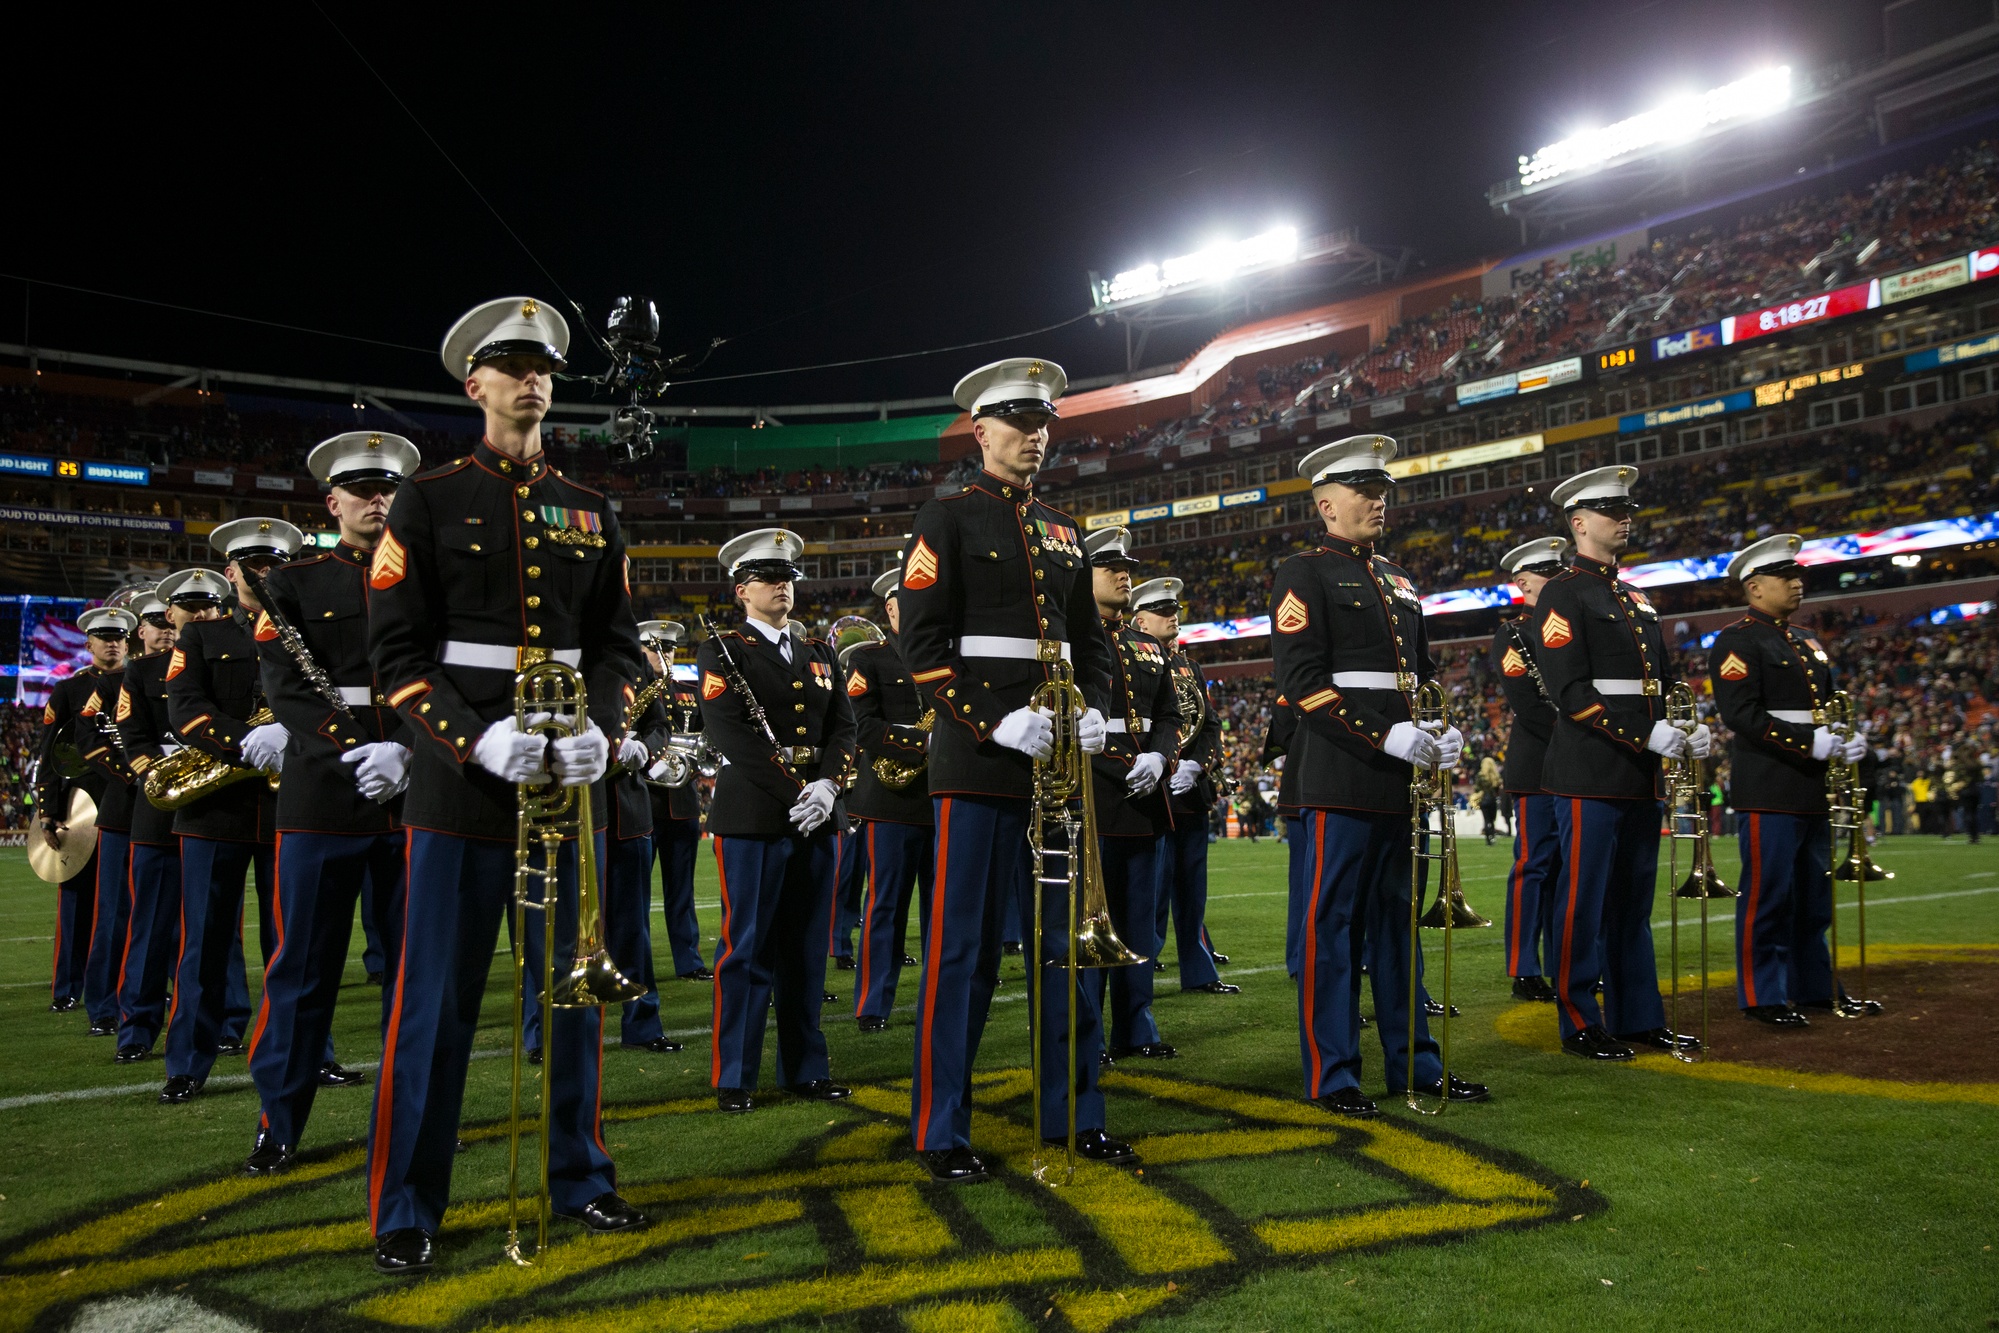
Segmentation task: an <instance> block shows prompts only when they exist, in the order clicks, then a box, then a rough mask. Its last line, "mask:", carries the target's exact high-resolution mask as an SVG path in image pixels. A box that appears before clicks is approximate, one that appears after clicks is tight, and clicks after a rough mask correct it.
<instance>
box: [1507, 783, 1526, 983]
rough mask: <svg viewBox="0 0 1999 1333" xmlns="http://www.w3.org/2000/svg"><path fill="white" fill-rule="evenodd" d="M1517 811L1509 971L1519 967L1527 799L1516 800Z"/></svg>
mask: <svg viewBox="0 0 1999 1333" xmlns="http://www.w3.org/2000/svg"><path fill="white" fill-rule="evenodd" d="M1517 799H1518V800H1519V802H1520V806H1519V809H1518V810H1516V811H1515V812H1514V815H1513V836H1514V840H1515V841H1517V842H1518V843H1519V844H1520V850H1519V852H1517V853H1516V854H1515V855H1514V857H1513V886H1512V887H1513V894H1512V897H1513V910H1512V911H1511V912H1510V913H1508V915H1509V916H1511V917H1512V918H1513V919H1512V920H1511V921H1508V922H1507V923H1506V924H1507V927H1508V929H1507V932H1506V965H1507V967H1508V968H1509V969H1511V968H1514V967H1518V966H1519V965H1520V917H1521V906H1520V891H1521V889H1522V888H1523V887H1524V886H1525V884H1526V880H1527V798H1526V797H1525V796H1522V797H1519V798H1517Z"/></svg>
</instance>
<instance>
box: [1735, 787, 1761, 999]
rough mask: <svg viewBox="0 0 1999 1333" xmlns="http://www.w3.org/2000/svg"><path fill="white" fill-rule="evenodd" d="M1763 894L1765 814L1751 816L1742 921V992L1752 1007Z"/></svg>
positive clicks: (1739, 964)
mask: <svg viewBox="0 0 1999 1333" xmlns="http://www.w3.org/2000/svg"><path fill="white" fill-rule="evenodd" d="M1762 896H1763V816H1762V815H1760V814H1751V815H1750V816H1749V902H1748V903H1747V904H1746V911H1745V916H1744V919H1743V922H1742V943H1741V945H1740V946H1739V947H1740V948H1741V950H1742V961H1741V962H1740V963H1738V964H1737V965H1736V966H1737V967H1738V968H1739V969H1740V970H1741V972H1742V994H1743V998H1744V999H1746V1000H1747V1001H1748V1002H1749V1006H1750V1007H1751V1008H1755V1007H1756V968H1755V966H1754V962H1755V942H1756V903H1757V900H1758V899H1760V898H1761V897H1762Z"/></svg>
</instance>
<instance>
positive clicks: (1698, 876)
mask: <svg viewBox="0 0 1999 1333" xmlns="http://www.w3.org/2000/svg"><path fill="white" fill-rule="evenodd" d="M1666 721H1667V722H1669V723H1671V724H1672V726H1673V727H1674V729H1675V730H1677V731H1679V732H1680V733H1681V734H1682V735H1686V736H1692V735H1693V733H1694V728H1696V727H1698V726H1699V725H1700V719H1699V717H1698V715H1697V711H1696V709H1695V707H1694V691H1693V687H1692V686H1690V685H1688V684H1687V683H1686V682H1685V681H1681V682H1680V683H1679V684H1677V685H1675V686H1673V688H1672V691H1671V692H1670V693H1669V694H1668V695H1667V696H1666ZM1666 802H1667V809H1668V810H1669V812H1670V818H1671V820H1672V823H1671V827H1670V829H1669V836H1668V847H1669V851H1668V853H1667V861H1666V882H1667V883H1668V884H1671V885H1673V886H1674V887H1673V891H1672V909H1673V910H1672V919H1673V925H1672V949H1671V964H1672V970H1673V983H1672V996H1673V998H1672V1006H1673V1007H1672V1009H1671V1011H1670V1014H1669V1017H1668V1019H1667V1023H1668V1025H1669V1026H1670V1027H1671V1028H1672V1030H1673V1031H1674V1032H1678V1031H1680V899H1682V898H1698V899H1699V900H1700V904H1701V1044H1700V1047H1699V1049H1700V1050H1701V1051H1705V1050H1706V1049H1707V1045H1708V1032H1707V1020H1708V995H1707V992H1708V972H1707V925H1708V921H1707V904H1708V899H1710V898H1733V897H1734V896H1735V891H1734V890H1733V889H1731V888H1729V887H1728V886H1727V885H1726V884H1724V883H1722V882H1721V876H1720V875H1718V874H1716V873H1715V869H1714V852H1713V849H1712V848H1711V847H1710V846H1709V844H1708V815H1707V791H1706V788H1705V786H1704V785H1703V784H1702V782H1701V762H1700V760H1698V759H1696V758H1694V756H1693V751H1692V750H1691V749H1687V748H1684V747H1683V748H1682V749H1681V750H1680V753H1679V756H1678V757H1677V758H1675V759H1672V760H1670V761H1668V763H1667V765H1666ZM1683 842H1691V843H1692V844H1693V860H1692V863H1691V864H1690V865H1689V866H1688V868H1687V877H1686V879H1685V880H1684V881H1682V880H1681V879H1680V844H1681V843H1683ZM1673 1058H1674V1059H1675V1060H1681V1061H1685V1062H1686V1063H1687V1064H1692V1063H1694V1061H1695V1060H1697V1059H1699V1058H1700V1057H1699V1056H1698V1055H1697V1054H1696V1053H1695V1052H1693V1051H1683V1050H1681V1049H1680V1047H1679V1046H1678V1044H1677V1043H1676V1044H1675V1045H1674V1047H1673Z"/></svg>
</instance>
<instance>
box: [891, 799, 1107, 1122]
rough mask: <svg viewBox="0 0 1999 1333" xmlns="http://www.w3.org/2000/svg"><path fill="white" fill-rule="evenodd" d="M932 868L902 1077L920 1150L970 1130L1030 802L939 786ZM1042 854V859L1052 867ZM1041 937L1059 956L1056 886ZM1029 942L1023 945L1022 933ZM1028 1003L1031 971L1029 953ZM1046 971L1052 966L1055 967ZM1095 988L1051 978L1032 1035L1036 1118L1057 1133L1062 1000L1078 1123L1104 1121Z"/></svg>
mask: <svg viewBox="0 0 1999 1333" xmlns="http://www.w3.org/2000/svg"><path fill="white" fill-rule="evenodd" d="M931 805H932V808H934V809H935V811H936V812H937V827H936V837H937V862H936V865H937V869H936V873H935V876H934V878H933V879H932V881H931V884H930V903H929V913H928V916H927V918H926V921H925V925H924V928H923V954H922V958H923V972H922V976H921V978H920V980H919V983H918V997H917V1004H916V1058H915V1063H914V1066H913V1069H912V1078H911V1080H910V1089H909V1094H910V1131H911V1136H912V1138H913V1139H914V1141H915V1144H916V1147H917V1148H918V1149H920V1150H933V1149H945V1148H952V1147H969V1146H970V1145H971V1141H972V1140H971V1133H972V1067H973V1065H974V1064H975V1063H976V1062H977V1060H978V1055H979V1042H980V1040H981V1039H982V1038H983V1037H984V1036H985V1030H986V1019H987V1018H988V1016H989V1015H990V1014H991V1012H992V1001H993V991H994V989H995V988H996V987H997V986H998V984H999V963H1000V952H1001V945H1002V943H1003V942H1004V940H1005V936H1006V932H1007V929H1008V927H1007V922H1008V921H1009V920H1010V919H1011V920H1013V921H1016V922H1018V921H1021V920H1027V921H1032V920H1033V917H1034V884H1033V872H1032V866H1031V859H1030V856H1029V853H1028V848H1027V821H1028V817H1029V806H1028V802H1027V801H1026V800H1025V799H1024V798H1010V797H996V796H937V797H933V798H931ZM1059 864H1060V862H1059V861H1051V863H1050V868H1051V869H1053V867H1054V866H1055V865H1059ZM1045 909H1046V916H1045V918H1044V929H1045V930H1046V932H1047V935H1048V938H1047V940H1046V942H1045V943H1046V945H1047V947H1048V949H1049V950H1050V951H1051V952H1053V951H1055V950H1057V948H1058V946H1059V948H1060V950H1061V952H1062V953H1063V956H1065V957H1066V955H1067V941H1068V935H1067V930H1068V927H1067V924H1066V922H1065V920H1064V918H1065V916H1066V910H1065V909H1066V904H1065V903H1064V901H1063V895H1062V894H1061V893H1059V892H1050V893H1048V894H1047V895H1046V901H1045ZM1027 943H1028V945H1029V947H1031V943H1032V932H1029V933H1028V940H1027ZM1027 961H1028V963H1029V964H1030V966H1029V967H1028V968H1027V978H1028V1004H1029V1012H1030V1014H1031V1013H1032V1006H1033V995H1034V990H1035V987H1036V986H1037V985H1038V984H1039V982H1040V975H1039V974H1040V972H1041V969H1040V968H1038V967H1035V966H1033V965H1032V963H1033V961H1034V960H1033V959H1028V960H1027ZM1054 974H1055V975H1060V974H1061V973H1060V969H1056V970H1055V972H1054ZM1094 989H1095V988H1094V987H1092V986H1087V985H1080V984H1079V985H1077V986H1076V987H1074V988H1071V987H1069V986H1066V985H1065V986H1058V987H1054V988H1051V990H1050V992H1049V994H1048V995H1047V997H1046V1000H1045V1005H1046V1009H1045V1012H1044V1013H1043V1015H1042V1030H1041V1034H1040V1046H1041V1059H1042V1069H1043V1071H1044V1073H1047V1074H1049V1075H1050V1076H1049V1077H1045V1078H1043V1079H1042V1098H1041V1115H1042V1125H1043V1128H1044V1129H1045V1130H1046V1131H1047V1132H1049V1133H1051V1134H1055V1133H1061V1132H1063V1130H1064V1129H1065V1128H1066V1126H1067V1123H1068V1110H1067V1098H1066V1093H1067V1091H1068V1088H1067V1079H1066V1078H1065V1077H1064V1074H1063V1071H1066V1070H1067V1069H1068V1061H1069V1055H1068V1051H1069V1009H1068V1005H1069V1001H1070V1000H1071V998H1073V999H1074V1000H1075V1003H1076V1006H1077V1008H1076V1036H1077V1050H1076V1076H1077V1083H1076V1125H1077V1128H1079V1129H1102V1128H1103V1124H1104V1099H1103V1094H1102V1093H1101V1092H1099V1091H1098V1090H1097V1053H1098V1052H1099V1051H1100V1050H1101V1049H1102V1047H1103V1033H1102V1020H1101V1016H1100V1012H1099V1010H1098V1008H1097V1003H1096V996H1095V994H1094Z"/></svg>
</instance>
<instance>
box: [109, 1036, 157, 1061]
mask: <svg viewBox="0 0 1999 1333" xmlns="http://www.w3.org/2000/svg"><path fill="white" fill-rule="evenodd" d="M152 1053H153V1048H152V1047H150V1046H141V1045H139V1043H138V1042H136V1041H135V1042H131V1043H129V1044H127V1045H124V1046H120V1047H119V1048H118V1054H116V1055H114V1056H112V1057H111V1059H112V1061H113V1062H114V1063H116V1064H121V1065H135V1064H138V1063H139V1061H141V1060H143V1059H145V1058H146V1057H147V1056H149V1055H151V1054H152Z"/></svg>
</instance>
